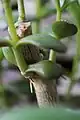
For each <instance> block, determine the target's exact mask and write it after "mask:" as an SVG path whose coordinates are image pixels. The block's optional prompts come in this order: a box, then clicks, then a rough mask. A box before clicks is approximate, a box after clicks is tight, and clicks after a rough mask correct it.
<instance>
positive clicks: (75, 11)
mask: <svg viewBox="0 0 80 120" xmlns="http://www.w3.org/2000/svg"><path fill="white" fill-rule="evenodd" d="M67 10H68V11H69V12H70V13H71V15H72V16H73V17H74V19H75V23H76V25H77V26H80V5H79V3H78V1H77V0H75V1H74V2H72V3H71V4H70V5H69V6H68V7H67Z"/></svg>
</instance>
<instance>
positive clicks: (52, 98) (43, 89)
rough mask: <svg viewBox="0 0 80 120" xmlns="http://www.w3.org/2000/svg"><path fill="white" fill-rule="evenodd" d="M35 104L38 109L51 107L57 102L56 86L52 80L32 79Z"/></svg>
mask: <svg viewBox="0 0 80 120" xmlns="http://www.w3.org/2000/svg"><path fill="white" fill-rule="evenodd" d="M33 86H34V89H35V93H36V97H37V102H38V105H39V107H40V108H43V107H52V106H55V105H56V102H57V89H56V84H55V83H54V81H52V80H43V79H40V78H36V79H33Z"/></svg>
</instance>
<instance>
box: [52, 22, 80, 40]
mask: <svg viewBox="0 0 80 120" xmlns="http://www.w3.org/2000/svg"><path fill="white" fill-rule="evenodd" d="M52 31H53V34H54V35H55V37H56V38H57V39H62V38H65V37H69V36H72V35H75V34H76V33H77V31H78V30H77V27H76V26H75V25H74V24H70V23H68V22H66V21H57V22H54V23H53V25H52Z"/></svg>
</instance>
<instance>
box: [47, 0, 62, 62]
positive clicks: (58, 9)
mask: <svg viewBox="0 0 80 120" xmlns="http://www.w3.org/2000/svg"><path fill="white" fill-rule="evenodd" d="M56 9H57V16H56V21H60V20H61V10H60V1H59V0H56ZM55 57H56V53H55V52H54V51H53V50H50V54H49V60H50V61H55Z"/></svg>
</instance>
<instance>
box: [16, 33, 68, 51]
mask: <svg viewBox="0 0 80 120" xmlns="http://www.w3.org/2000/svg"><path fill="white" fill-rule="evenodd" d="M27 44H33V45H35V46H38V47H42V48H45V49H53V50H55V51H57V52H65V51H66V47H65V46H64V44H62V43H61V42H60V41H58V40H56V39H55V38H54V37H52V36H50V35H47V34H34V35H30V36H27V37H25V38H23V39H21V40H20V41H19V42H18V43H17V45H16V47H20V46H22V45H27Z"/></svg>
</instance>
